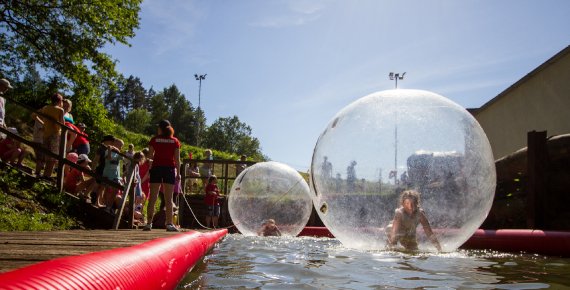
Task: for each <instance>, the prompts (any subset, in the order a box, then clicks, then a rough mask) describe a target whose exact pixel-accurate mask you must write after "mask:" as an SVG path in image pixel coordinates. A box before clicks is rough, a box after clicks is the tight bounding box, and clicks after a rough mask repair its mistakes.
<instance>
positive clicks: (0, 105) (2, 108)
mask: <svg viewBox="0 0 570 290" xmlns="http://www.w3.org/2000/svg"><path fill="white" fill-rule="evenodd" d="M8 89H13V87H12V86H11V85H10V82H9V81H8V80H7V79H0V127H2V128H6V124H5V123H4V118H5V117H6V99H4V98H3V96H4V93H5V92H7V91H8ZM1 135H2V136H0V137H2V138H1V139H4V138H6V135H5V134H1Z"/></svg>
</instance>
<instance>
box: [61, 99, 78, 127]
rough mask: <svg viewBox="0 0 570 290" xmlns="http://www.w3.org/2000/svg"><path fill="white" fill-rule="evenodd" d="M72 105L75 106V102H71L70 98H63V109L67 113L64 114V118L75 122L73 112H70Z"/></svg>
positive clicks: (69, 121) (66, 120)
mask: <svg viewBox="0 0 570 290" xmlns="http://www.w3.org/2000/svg"><path fill="white" fill-rule="evenodd" d="M72 106H73V104H72V103H71V100H70V99H64V100H63V111H64V112H65V114H64V115H63V120H64V121H65V122H68V123H71V124H75V122H74V121H73V115H71V113H70V112H71V107H72Z"/></svg>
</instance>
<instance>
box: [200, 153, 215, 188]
mask: <svg viewBox="0 0 570 290" xmlns="http://www.w3.org/2000/svg"><path fill="white" fill-rule="evenodd" d="M213 159H214V157H213V156H212V150H210V149H206V151H204V160H213ZM212 173H213V172H212V163H210V162H205V163H203V164H202V166H201V167H200V176H201V177H202V188H203V189H205V188H206V186H207V185H208V178H209V177H210V176H211V175H212Z"/></svg>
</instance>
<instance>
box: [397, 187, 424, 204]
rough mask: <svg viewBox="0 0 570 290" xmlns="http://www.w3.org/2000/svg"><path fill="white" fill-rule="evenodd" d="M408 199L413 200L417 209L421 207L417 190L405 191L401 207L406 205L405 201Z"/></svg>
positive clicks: (401, 199) (401, 195) (401, 196)
mask: <svg viewBox="0 0 570 290" xmlns="http://www.w3.org/2000/svg"><path fill="white" fill-rule="evenodd" d="M406 199H409V200H411V201H412V202H413V203H414V205H415V208H418V207H420V193H419V192H417V191H416V190H413V189H410V190H404V191H403V192H402V194H400V205H402V204H404V200H406Z"/></svg>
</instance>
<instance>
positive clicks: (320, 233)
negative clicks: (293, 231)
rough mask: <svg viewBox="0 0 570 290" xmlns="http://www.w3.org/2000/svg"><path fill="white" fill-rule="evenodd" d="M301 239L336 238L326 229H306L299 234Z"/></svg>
mask: <svg viewBox="0 0 570 290" xmlns="http://www.w3.org/2000/svg"><path fill="white" fill-rule="evenodd" d="M298 236H299V237H320V238H334V235H333V234H332V233H331V232H330V231H329V229H327V228H326V227H305V228H304V229H303V230H302V231H301V232H300V233H299V234H298Z"/></svg>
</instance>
